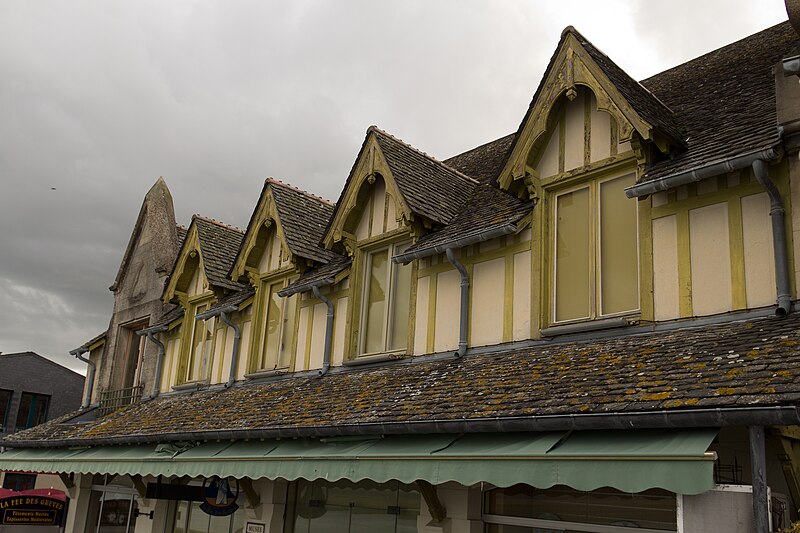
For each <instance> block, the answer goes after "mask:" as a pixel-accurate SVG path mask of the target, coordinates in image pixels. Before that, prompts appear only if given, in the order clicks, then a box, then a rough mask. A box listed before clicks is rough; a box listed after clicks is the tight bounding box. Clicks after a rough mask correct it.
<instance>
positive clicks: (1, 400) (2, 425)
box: [0, 389, 14, 433]
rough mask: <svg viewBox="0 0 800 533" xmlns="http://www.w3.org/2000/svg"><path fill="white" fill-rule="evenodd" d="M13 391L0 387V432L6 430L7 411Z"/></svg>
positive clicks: (9, 408)
mask: <svg viewBox="0 0 800 533" xmlns="http://www.w3.org/2000/svg"><path fill="white" fill-rule="evenodd" d="M13 396H14V393H13V392H12V391H10V390H6V389H0V433H5V432H6V431H8V413H9V411H11V398H12V397H13Z"/></svg>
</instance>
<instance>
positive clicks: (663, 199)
mask: <svg viewBox="0 0 800 533" xmlns="http://www.w3.org/2000/svg"><path fill="white" fill-rule="evenodd" d="M651 198H652V199H653V200H652V201H653V203H652V205H653V207H661V206H662V205H667V204H668V203H669V197H668V196H667V192H666V191H661V192H657V193H655V194H654V195H653V196H652V197H651Z"/></svg>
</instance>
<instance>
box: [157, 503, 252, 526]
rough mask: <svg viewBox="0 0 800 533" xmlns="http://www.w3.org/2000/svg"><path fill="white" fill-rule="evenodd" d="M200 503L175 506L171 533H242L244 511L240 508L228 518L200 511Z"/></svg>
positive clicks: (177, 504)
mask: <svg viewBox="0 0 800 533" xmlns="http://www.w3.org/2000/svg"><path fill="white" fill-rule="evenodd" d="M200 504H201V502H187V501H179V502H177V503H176V504H175V521H174V523H173V528H172V532H173V533H242V530H243V529H244V522H245V517H246V511H245V509H244V507H240V508H239V509H237V510H236V511H235V512H234V513H233V514H231V515H228V516H212V515H209V514H206V513H204V512H203V511H202V510H201V509H200Z"/></svg>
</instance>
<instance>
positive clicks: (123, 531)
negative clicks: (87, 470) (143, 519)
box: [85, 476, 139, 533]
mask: <svg viewBox="0 0 800 533" xmlns="http://www.w3.org/2000/svg"><path fill="white" fill-rule="evenodd" d="M96 477H99V478H100V479H98V480H97V481H99V483H100V484H95V485H92V492H91V494H90V495H89V507H88V509H87V513H86V516H87V520H86V530H85V533H133V531H134V530H135V529H136V517H137V514H138V513H137V511H138V509H139V504H138V501H137V494H136V489H134V488H133V486H132V485H133V484H132V483H131V481H130V479H129V478H128V477H127V476H121V477H113V476H96ZM112 479H113V484H112Z"/></svg>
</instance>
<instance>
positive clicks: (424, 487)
mask: <svg viewBox="0 0 800 533" xmlns="http://www.w3.org/2000/svg"><path fill="white" fill-rule="evenodd" d="M416 485H417V488H418V489H419V493H420V494H422V498H423V499H424V500H425V503H426V504H427V505H428V511H430V513H431V518H433V522H435V523H437V524H441V523H442V522H443V521H444V519H445V518H447V509H445V507H444V505H442V502H441V501H439V495H438V494H436V487H434V486H433V485H431V484H430V483H428V482H427V481H423V480H421V479H418V480H417V482H416Z"/></svg>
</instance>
